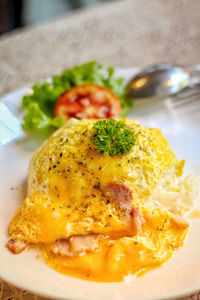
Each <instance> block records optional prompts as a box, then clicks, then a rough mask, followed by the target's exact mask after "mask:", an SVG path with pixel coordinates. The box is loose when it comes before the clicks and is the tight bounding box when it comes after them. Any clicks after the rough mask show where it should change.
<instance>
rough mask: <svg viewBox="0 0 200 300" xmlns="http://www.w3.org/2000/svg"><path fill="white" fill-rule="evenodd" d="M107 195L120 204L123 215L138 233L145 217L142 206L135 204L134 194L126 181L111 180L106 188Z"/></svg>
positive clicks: (128, 224)
mask: <svg viewBox="0 0 200 300" xmlns="http://www.w3.org/2000/svg"><path fill="white" fill-rule="evenodd" d="M103 192H104V194H105V196H107V197H109V198H110V199H111V200H112V201H114V202H115V203H116V204H118V205H119V208H120V210H121V213H122V216H123V218H124V220H125V222H126V224H127V226H128V227H130V228H131V230H132V231H133V232H134V234H136V233H137V232H138V231H140V229H141V226H142V224H143V223H144V221H145V220H144V218H143V216H142V213H141V211H140V208H139V207H137V206H135V207H134V206H133V194H132V191H131V189H130V188H129V187H128V186H127V185H125V184H124V183H116V182H111V183H109V184H108V185H107V186H106V187H105V188H104V191H103Z"/></svg>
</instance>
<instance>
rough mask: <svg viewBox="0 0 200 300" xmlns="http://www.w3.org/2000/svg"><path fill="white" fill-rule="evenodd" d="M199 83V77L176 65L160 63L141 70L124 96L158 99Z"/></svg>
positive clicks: (130, 83) (130, 82)
mask: <svg viewBox="0 0 200 300" xmlns="http://www.w3.org/2000/svg"><path fill="white" fill-rule="evenodd" d="M199 82H200V75H199V74H198V72H197V71H196V72H195V71H191V70H188V69H185V68H182V67H181V66H178V65H176V64H168V63H160V64H155V65H152V66H150V67H147V68H145V69H143V70H142V71H141V72H139V73H138V74H136V76H134V77H133V78H132V79H131V80H130V81H129V83H128V85H127V93H126V96H127V97H128V98H133V99H134V100H137V99H141V98H142V99H151V100H153V99H160V98H166V97H168V96H171V95H174V94H177V93H179V92H180V91H182V90H184V89H185V88H188V87H190V86H193V85H195V84H196V83H199Z"/></svg>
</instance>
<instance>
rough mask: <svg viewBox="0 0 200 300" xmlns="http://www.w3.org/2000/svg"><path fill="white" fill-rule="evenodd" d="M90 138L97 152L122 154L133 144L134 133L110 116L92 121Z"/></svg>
mask: <svg viewBox="0 0 200 300" xmlns="http://www.w3.org/2000/svg"><path fill="white" fill-rule="evenodd" d="M93 129H94V134H93V136H92V140H93V143H94V145H95V146H96V148H97V149H98V151H99V153H102V154H106V155H115V154H124V153H126V152H128V151H129V150H130V149H131V148H132V147H133V146H134V144H135V141H136V140H135V136H134V133H133V132H132V131H131V130H130V129H128V128H127V127H126V124H125V123H124V122H123V121H116V120H114V119H112V118H110V119H105V120H100V121H97V122H95V123H94V126H93Z"/></svg>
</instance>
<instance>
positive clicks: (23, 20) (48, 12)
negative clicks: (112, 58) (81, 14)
mask: <svg viewBox="0 0 200 300" xmlns="http://www.w3.org/2000/svg"><path fill="white" fill-rule="evenodd" d="M110 1H114V0H0V35H2V34H4V33H6V32H9V31H12V30H14V29H16V28H19V27H24V26H28V25H34V24H37V23H42V22H45V21H49V20H52V19H54V18H56V17H59V16H61V15H62V14H65V13H67V12H72V11H73V10H76V9H80V8H84V7H89V6H92V5H93V6H94V5H95V4H98V3H101V2H110Z"/></svg>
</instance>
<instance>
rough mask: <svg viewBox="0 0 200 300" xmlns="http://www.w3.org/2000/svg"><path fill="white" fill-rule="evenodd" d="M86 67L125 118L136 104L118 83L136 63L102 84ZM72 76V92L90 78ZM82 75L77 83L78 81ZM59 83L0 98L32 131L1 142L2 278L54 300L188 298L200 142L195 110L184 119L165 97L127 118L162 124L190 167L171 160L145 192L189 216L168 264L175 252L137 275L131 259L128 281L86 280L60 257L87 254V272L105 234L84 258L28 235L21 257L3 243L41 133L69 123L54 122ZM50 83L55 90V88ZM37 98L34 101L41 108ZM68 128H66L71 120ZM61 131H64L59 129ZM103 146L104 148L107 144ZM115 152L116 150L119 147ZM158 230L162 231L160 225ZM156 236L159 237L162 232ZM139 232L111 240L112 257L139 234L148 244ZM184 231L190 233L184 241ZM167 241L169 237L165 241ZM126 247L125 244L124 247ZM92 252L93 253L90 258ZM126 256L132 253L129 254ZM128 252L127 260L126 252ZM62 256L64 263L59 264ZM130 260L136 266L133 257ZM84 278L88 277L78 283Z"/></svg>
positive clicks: (199, 282)
mask: <svg viewBox="0 0 200 300" xmlns="http://www.w3.org/2000/svg"><path fill="white" fill-rule="evenodd" d="M89 66H90V67H89V68H90V70H92V68H93V70H95V72H91V73H90V74H91V77H90V78H89V77H88V78H86V77H85V79H88V80H90V82H93V83H95V84H97V85H101V86H103V87H105V88H107V89H111V91H112V92H113V93H115V95H117V97H118V99H119V100H120V103H121V109H122V110H121V116H122V115H123V114H124V112H127V110H128V109H129V108H130V107H131V105H132V103H128V102H127V101H126V99H124V98H123V97H122V94H123V91H124V88H123V85H121V84H120V80H118V79H120V78H122V77H123V78H124V80H125V81H124V82H125V83H126V82H128V80H130V78H131V77H132V76H133V74H134V73H136V72H137V71H138V69H137V70H136V69H134V68H125V69H117V70H116V76H117V77H115V78H117V82H116V81H115V78H114V77H113V78H112V80H110V79H109V80H107V82H106V83H105V81H104V83H103V80H102V76H101V77H98V76H96V75H95V76H93V75H94V74H97V73H96V70H97V69H95V68H94V64H93V66H92V64H89ZM86 68H87V66H86ZM78 69H79V68H78ZM82 70H83V69H82ZM79 71H80V69H79ZM67 73H68V72H67ZM69 73H70V74H73V76H72V77H73V80H72V82H71V83H70V86H69V89H70V88H73V87H74V86H75V85H77V84H87V83H88V81H87V82H85V81H82V80H83V77H81V78H79V76H78V73H77V68H73V71H72V70H71V71H69ZM69 73H68V74H69ZM65 74H66V73H65ZM82 74H83V73H82ZM92 74H93V75H92ZM84 76H85V75H84ZM61 77H62V76H61ZM92 77H93V78H95V80H96V81H92V80H91V78H92ZM99 78H100V79H99ZM79 79H81V81H80V82H78V81H77V80H79ZM104 79H105V78H104ZM107 79H108V78H107ZM62 80H63V77H62ZM62 80H60V83H59V82H58V85H55V82H56V81H55V79H54V85H53V86H51V85H50V86H49V85H48V84H47V83H49V82H50V81H47V82H46V83H44V85H43V84H36V85H34V87H33V88H31V89H30V87H29V86H26V87H24V88H21V89H19V90H17V91H14V92H12V93H10V94H8V95H5V96H4V97H3V98H2V99H1V101H2V103H4V104H5V105H6V106H7V107H8V109H9V110H10V111H11V112H12V113H13V114H14V115H15V116H17V118H18V119H19V120H21V121H22V123H23V127H24V129H25V130H26V131H27V134H25V133H23V135H22V136H21V137H20V138H19V139H18V140H17V141H14V142H12V143H10V144H7V145H5V146H3V147H0V166H1V168H0V178H1V181H0V191H1V197H0V228H1V230H0V277H1V278H2V279H3V280H5V281H8V282H10V283H12V284H13V285H15V286H18V287H20V288H22V289H23V290H29V291H32V292H33V293H35V294H40V295H43V296H46V297H51V298H56V299H57V298H59V299H66V298H67V299H71V300H72V299H79V300H85V299H90V300H102V299H110V300H117V299H124V300H130V299H132V298H133V295H134V298H136V299H138V300H152V299H154V300H161V299H163V298H165V299H174V298H177V297H184V296H185V295H191V294H192V293H194V292H196V291H198V290H199V286H200V273H199V268H200V264H199V262H200V259H199V253H200V243H199V230H200V218H199V216H200V213H199V203H200V191H199V187H200V185H199V178H198V177H197V176H196V175H200V172H199V168H198V166H199V165H200V156H199V151H198V149H199V147H200V143H199V141H200V134H199V125H200V123H199V119H200V118H199V112H198V111H196V112H195V114H194V113H193V114H191V113H188V114H187V115H181V116H180V118H179V116H177V115H176V114H171V111H170V110H168V109H167V107H168V106H166V104H165V102H163V103H162V105H158V106H155V105H154V104H152V105H151V106H150V105H149V106H148V107H146V105H144V104H145V103H143V104H142V103H136V102H135V104H134V107H133V109H132V110H129V113H128V118H129V119H130V120H137V121H139V122H140V124H143V125H144V126H146V127H152V128H160V129H162V133H163V135H164V136H165V137H166V138H167V140H168V141H169V143H170V145H171V146H172V149H173V151H174V153H176V155H177V157H178V158H180V160H184V159H186V165H185V167H184V170H185V171H184V173H183V174H182V175H180V174H181V172H180V173H179V174H177V172H176V171H177V167H175V165H176V163H175V160H176V159H175V160H174V164H175V165H173V163H172V165H173V166H172V167H169V168H168V170H166V171H162V172H163V176H161V177H159V176H158V175H159V174H158V173H157V175H156V176H157V177H156V178H157V183H156V184H157V185H156V187H155V188H154V189H153V190H152V191H151V192H150V195H149V196H148V197H147V198H146V197H145V198H146V200H145V206H146V207H147V208H148V209H149V208H150V207H152V205H153V207H155V206H158V207H162V209H163V210H164V211H165V213H166V215H168V216H169V219H171V218H173V216H174V215H179V216H182V217H183V218H184V220H187V221H186V222H188V223H189V227H188V228H185V229H182V230H180V231H179V234H178V233H176V234H177V236H178V238H180V241H181V245H182V244H183V243H184V246H183V247H181V248H180V249H178V250H177V251H176V250H175V249H174V250H175V251H174V250H173V251H171V253H170V252H169V253H168V254H169V257H168V258H167V255H166V256H165V257H164V256H163V257H162V258H163V259H165V261H167V260H168V259H169V258H170V256H171V254H172V252H173V258H171V259H170V260H169V261H167V263H164V264H163V263H162V262H161V260H160V262H159V264H158V265H155V264H154V265H153V266H151V267H150V268H149V269H148V268H147V269H146V270H144V271H141V272H136V273H134V268H133V265H131V264H130V266H129V267H130V269H131V268H132V274H135V275H131V272H130V273H129V274H128V276H124V278H123V279H122V278H119V277H120V276H118V278H117V276H116V277H115V278H114V277H112V278H111V277H110V278H105V277H104V278H102V277H100V276H99V275H100V274H98V278H97V277H96V278H94V277H93V278H92V276H89V278H88V276H86V273H84V274H80V268H79V270H78V271H79V272H76V271H77V270H75V269H74V271H75V272H74V271H73V272H72V270H71V272H70V270H69V269H67V270H66V269H65V270H63V268H59V266H60V265H61V263H63V261H65V263H66V262H67V264H68V263H69V260H71V262H72V261H73V263H74V266H73V267H75V264H76V263H78V259H81V257H82V258H83V260H82V267H83V268H82V270H83V269H84V266H85V265H86V264H87V265H90V266H92V262H91V260H90V259H89V257H91V258H92V257H93V258H94V256H95V253H99V252H98V251H99V249H102V247H103V246H104V245H105V244H103V243H106V242H107V241H106V239H101V237H100V239H99V237H98V239H97V244H98V245H97V246H98V247H97V248H95V247H96V246H95V244H93V245H94V248H95V249H94V250H92V251H91V250H86V249H85V250H86V251H85V255H83V256H80V255H77V256H71V257H66V256H61V255H55V254H54V253H53V252H52V250H51V249H50V248H49V249H47V247H46V245H47V244H46V245H45V244H44V245H42V244H39V243H38V244H37V243H31V245H28V246H27V242H26V241H25V240H24V241H23V242H24V248H25V247H26V249H27V250H26V251H22V252H21V253H20V254H19V255H13V254H12V253H11V252H10V251H8V249H7V247H5V245H6V244H7V243H8V241H9V238H10V239H11V238H12V236H9V235H8V226H9V224H10V226H9V228H10V229H11V224H14V220H15V221H16V218H15V217H14V215H15V213H16V211H17V210H18V211H19V210H21V208H20V206H21V207H23V206H25V203H26V200H25V198H28V197H29V195H27V189H26V181H27V169H28V165H29V162H30V161H33V159H32V157H33V152H34V151H35V149H38V148H39V147H40V146H41V139H42V138H43V130H46V129H48V130H49V129H50V130H49V132H48V135H49V134H50V133H51V132H52V131H54V130H55V129H56V128H58V127H61V126H62V124H64V121H63V120H62V119H56V120H55V118H56V117H55V115H54V113H53V107H54V106H55V103H56V102H57V101H58V100H59V97H60V91H61V88H62V84H61V83H62ZM121 80H122V79H121ZM75 81H76V82H75ZM122 81H123V80H122ZM108 84H109V85H108ZM49 87H51V88H50V90H49ZM57 87H58V89H57ZM116 87H117V89H116ZM24 95H26V96H24ZM36 95H37V97H36ZM47 95H48V97H47ZM23 97H24V101H23V108H24V110H25V116H24V112H23V111H22V110H21V103H22V102H21V100H22V98H23ZM25 99H26V100H25ZM32 100H34V101H32ZM37 100H38V101H37ZM33 102H35V103H36V105H35V104H34V103H33ZM37 102H41V103H43V104H44V106H43V107H42V108H41V109H40V110H38V104H37ZM51 102H53V103H54V105H53V106H52V105H51ZM47 106H48V107H49V108H50V110H49V111H45V107H47ZM41 112H42V113H41ZM122 113H123V114H122ZM44 115H45V116H44ZM96 121H97V120H96ZM96 121H94V122H96ZM68 122H69V121H68ZM73 122H74V121H73ZM81 122H82V121H81ZM89 122H92V120H90V121H89ZM131 122H132V121H131ZM125 123H126V122H125ZM133 123H135V122H133ZM55 125H56V126H55ZM71 125H72V124H71ZM71 125H70V126H71ZM65 126H67V124H66V125H65ZM126 126H129V125H126ZM143 128H144V127H142V129H143ZM60 130H62V128H61V129H60ZM32 131H34V134H36V135H37V137H38V140H35V136H33V135H32ZM157 131H158V130H157ZM153 132H154V130H153ZM45 134H46V132H45ZM55 134H56V133H55ZM134 137H135V142H134V139H132V144H133V145H132V146H131V148H130V149H129V150H128V152H126V153H124V154H123V156H124V155H125V156H128V155H129V154H128V153H130V155H131V153H132V152H133V151H134V147H135V145H137V140H136V137H137V136H136V135H134ZM94 143H95V144H96V145H95V144H94ZM92 144H93V146H94V147H95V149H98V146H99V143H98V139H93V140H92ZM167 145H168V143H167ZM146 146H147V145H145V147H146ZM43 147H44V146H43ZM163 147H164V146H163ZM147 148H148V146H147ZM122 149H123V147H121V148H120V151H123V150H122ZM126 149H128V148H126ZM162 149H163V148H162ZM101 150H102V151H103V148H102V149H101ZM170 151H171V153H173V152H172V150H171V148H170ZM113 152H115V151H114V149H113ZM141 153H144V151H142V152H141ZM147 154H148V153H146V155H147ZM35 155H36V154H34V157H35ZM101 155H102V157H104V156H105V154H103V153H102V154H101ZM117 156H120V155H115V154H111V156H110V155H107V156H105V157H104V159H105V158H106V157H107V158H109V159H111V158H112V159H114V160H116V159H117ZM174 157H175V156H174ZM8 159H9V160H12V163H8ZM172 160H173V159H172ZM177 162H178V161H177ZM129 164H130V163H129ZM178 164H179V163H178ZM58 165H59V164H58ZM121 168H122V167H119V166H118V167H117V169H115V170H116V173H117V171H120V170H121ZM139 168H141V167H139ZM139 168H138V169H137V168H136V170H137V171H138V174H140V173H139ZM182 168H183V162H182V165H181V164H180V169H179V168H178V169H179V170H181V169H182ZM161 169H162V168H161ZM99 171H100V170H99ZM29 173H30V172H29ZM113 173H114V171H113ZM189 173H194V174H196V175H187V174H189ZM179 175H180V176H179ZM119 176H120V175H119ZM101 178H102V176H101ZM140 178H142V177H141V176H140ZM29 179H30V177H29ZM136 182H137V183H139V180H137V181H136ZM91 188H92V187H91ZM131 190H132V188H131ZM94 191H95V192H97V193H98V192H100V190H99V189H94ZM28 193H29V191H28ZM24 200H25V201H24ZM137 202H138V206H139V207H141V208H140V210H141V211H142V214H143V217H144V218H145V216H144V215H145V213H144V210H145V209H144V205H143V200H142V198H138V201H137ZM114 203H115V202H114ZM152 203H153V204H152ZM29 204H30V203H29ZM43 204H45V201H44V202H43ZM68 209H69V208H68ZM163 210H162V211H163ZM166 211H167V212H166ZM191 211H192V212H191ZM120 212H121V209H119V213H120ZM85 213H86V212H85ZM109 218H113V217H109ZM68 220H69V219H68ZM179 221H180V219H179ZM182 221H183V219H182ZM170 223H171V222H170ZM172 223H173V221H172ZM146 225H147V222H145V223H143V224H142V226H141V227H142V229H143V228H145V229H146V228H147V227H145V226H146ZM185 226H186V224H185ZM165 229H166V228H165ZM54 230H55V228H53V230H52V231H54ZM157 231H158V232H159V230H157ZM11 232H12V231H11V230H10V233H11ZM149 232H150V231H149ZM181 232H182V233H181ZM123 234H124V233H123ZM159 234H160V237H161V231H160V233H159ZM141 235H142V232H140V233H137V234H134V236H130V235H129V234H127V233H125V234H124V236H112V239H113V240H114V241H115V242H116V244H115V245H116V246H117V247H115V248H114V245H109V247H110V248H111V247H113V248H114V249H113V251H112V256H111V257H112V258H114V257H115V258H116V257H117V256H116V253H117V251H115V250H117V249H119V251H120V253H123V251H124V249H125V248H126V249H131V247H127V245H128V243H129V245H130V244H132V243H133V241H132V240H133V239H134V238H135V239H137V240H138V238H139V237H140V244H138V246H139V245H142V247H143V246H145V245H146V244H145V241H147V237H146V238H141ZM164 235H165V234H164V233H163V236H164ZM186 235H187V237H186V239H185V236H186ZM165 237H166V236H165ZM171 237H172V236H171ZM181 237H182V239H181ZM92 238H94V234H93V235H92ZM19 240H20V239H19ZM94 240H95V239H93V241H94ZM121 241H122V242H121ZM124 241H125V243H124ZM164 241H166V239H165V238H164ZM25 242H26V243H25ZM70 242H71V241H70ZM90 242H91V240H90ZM95 243H96V241H95ZM49 244H52V243H49ZM119 244H120V245H119ZM124 244H126V247H125V245H124ZM118 245H119V247H118ZM147 245H150V246H152V244H151V243H148V244H147ZM155 245H156V244H155ZM158 245H159V244H157V246H158ZM165 245H166V244H163V246H164V247H165ZM15 246H16V244H15ZM21 246H22V243H21V242H20V247H21ZM90 246H91V244H90ZM164 247H163V248H164ZM147 248H148V247H147ZM133 249H135V248H133ZM145 249H146V248H145ZM149 249H150V250H149V251H152V249H151V248H149ZM18 250H19V249H18ZM21 250H22V248H21ZM50 251H51V252H50ZM145 251H146V250H145ZM154 251H155V252H156V251H158V248H156V249H154ZM92 253H93V255H94V256H92ZM142 253H144V251H143V250H141V251H140V255H141V258H142V257H143V258H144V256H142ZM156 253H158V252H156ZM102 254H103V252H102ZM128 254H130V253H129V252H128ZM160 254H161V252H160ZM52 255H53V256H54V257H53V256H52ZM90 255H91V256H90ZM118 257H120V255H118ZM126 257H127V258H128V256H126ZM129 257H130V256H129ZM158 257H159V255H157V256H156V259H157V262H158V261H159V260H158ZM44 258H45V259H44ZM57 259H58V260H60V261H57ZM86 259H88V260H86ZM98 259H99V262H100V263H101V262H102V260H101V259H100V257H98ZM45 261H46V264H45ZM94 261H95V268H97V267H98V265H97V260H94ZM111 261H114V260H113V259H111V260H110V262H111ZM137 261H139V260H137ZM57 262H58V264H57ZM79 262H80V261H79ZM148 262H150V260H148ZM163 262H164V260H163ZM104 263H105V262H104ZM125 263H126V262H125ZM131 263H132V264H133V261H132V260H131ZM147 264H148V263H147ZM147 264H146V266H147ZM48 265H49V266H50V267H51V268H50V267H49V266H48ZM161 265H162V266H161ZM116 266H117V268H120V264H119V265H117V264H116ZM158 266H159V267H158ZM108 267H109V266H107V268H108ZM110 267H111V266H110ZM121 267H122V264H121ZM157 267H158V268H157ZM137 268H140V266H139V265H137ZM55 270H57V271H58V272H55ZM147 270H151V271H150V272H146V271H147ZM110 271H111V268H110ZM135 271H136V270H135ZM123 272H124V273H125V272H126V270H124V269H123ZM104 273H105V271H104ZM144 273H145V276H137V275H143V274H144ZM113 274H114V272H113V273H112V275H113ZM115 274H117V272H116V273H115ZM67 275H70V276H67ZM90 275H91V274H90ZM93 275H94V274H93ZM85 276H86V277H85ZM135 277H137V278H135ZM81 278H84V279H87V280H81ZM91 280H93V282H91ZM97 280H99V281H106V280H108V281H109V280H112V281H119V280H123V281H121V282H109V283H107V282H95V281H97ZM144 287H145V288H144Z"/></svg>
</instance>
